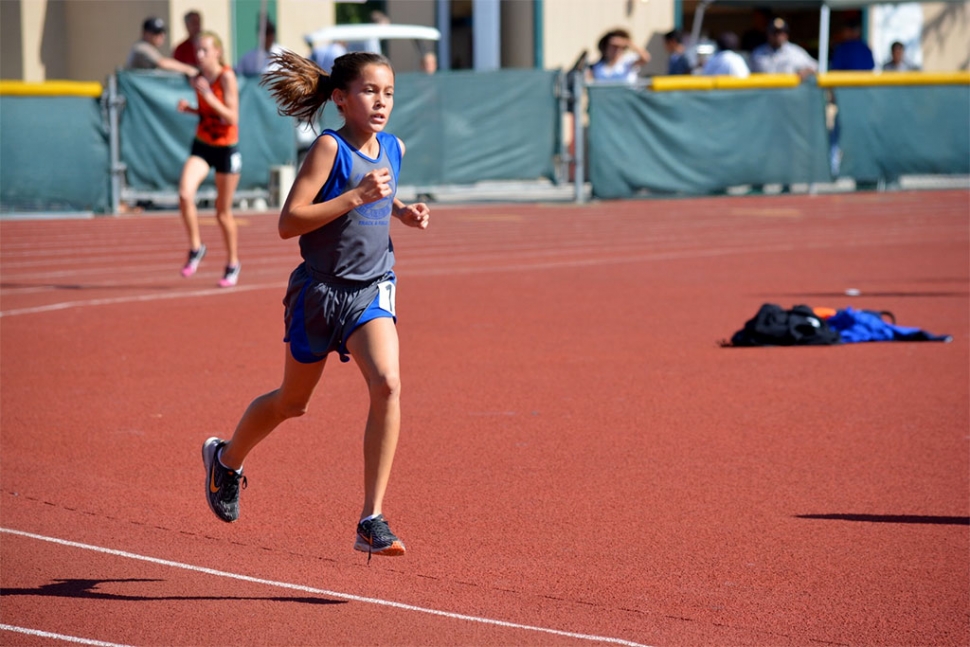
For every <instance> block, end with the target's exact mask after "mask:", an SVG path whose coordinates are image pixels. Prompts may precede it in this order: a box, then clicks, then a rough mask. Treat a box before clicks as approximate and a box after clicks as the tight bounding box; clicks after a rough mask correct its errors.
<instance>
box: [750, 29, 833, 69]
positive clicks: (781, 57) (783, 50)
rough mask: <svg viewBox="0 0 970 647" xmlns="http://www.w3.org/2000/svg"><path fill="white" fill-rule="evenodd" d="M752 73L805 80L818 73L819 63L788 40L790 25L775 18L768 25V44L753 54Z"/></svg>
mask: <svg viewBox="0 0 970 647" xmlns="http://www.w3.org/2000/svg"><path fill="white" fill-rule="evenodd" d="M751 71H752V72H760V73H762V74H798V75H799V76H800V77H802V78H805V77H806V76H810V75H812V74H815V72H817V71H818V62H817V61H816V60H815V59H814V58H812V57H811V56H809V54H808V52H806V51H805V50H804V49H802V48H801V47H799V46H798V45H796V44H795V43H792V42H791V41H789V40H788V23H787V22H785V21H784V19H782V18H775V19H774V20H772V21H771V22H770V23H769V24H768V42H767V43H765V44H764V45H762V46H761V47H759V48H757V49H756V50H754V51H753V52H752V53H751Z"/></svg>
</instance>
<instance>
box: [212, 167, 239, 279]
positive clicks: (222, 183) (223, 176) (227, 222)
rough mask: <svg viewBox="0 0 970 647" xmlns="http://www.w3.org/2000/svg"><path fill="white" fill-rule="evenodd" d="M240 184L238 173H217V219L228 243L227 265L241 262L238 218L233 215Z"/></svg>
mask: <svg viewBox="0 0 970 647" xmlns="http://www.w3.org/2000/svg"><path fill="white" fill-rule="evenodd" d="M237 186H239V174H238V173H216V220H217V221H218V222H219V226H220V227H221V228H222V237H223V240H225V243H226V255H227V259H226V265H232V266H236V265H238V264H239V249H238V243H237V239H238V235H237V232H236V220H235V218H233V217H232V200H233V196H235V194H236V187H237Z"/></svg>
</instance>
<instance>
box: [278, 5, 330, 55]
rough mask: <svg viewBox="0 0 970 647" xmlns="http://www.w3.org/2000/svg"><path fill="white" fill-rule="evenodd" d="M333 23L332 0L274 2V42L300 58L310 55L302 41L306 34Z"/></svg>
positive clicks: (304, 42)
mask: <svg viewBox="0 0 970 647" xmlns="http://www.w3.org/2000/svg"><path fill="white" fill-rule="evenodd" d="M335 23H336V8H335V7H334V2H333V1H332V0H276V40H277V42H279V44H280V45H282V46H283V47H286V48H287V49H289V50H291V51H294V52H296V53H297V54H300V55H301V56H306V55H307V54H309V53H310V48H309V46H307V44H306V41H305V40H304V37H305V36H306V35H307V34H308V33H310V32H313V31H315V30H317V29H323V28H324V27H332V26H333V25H334V24H335Z"/></svg>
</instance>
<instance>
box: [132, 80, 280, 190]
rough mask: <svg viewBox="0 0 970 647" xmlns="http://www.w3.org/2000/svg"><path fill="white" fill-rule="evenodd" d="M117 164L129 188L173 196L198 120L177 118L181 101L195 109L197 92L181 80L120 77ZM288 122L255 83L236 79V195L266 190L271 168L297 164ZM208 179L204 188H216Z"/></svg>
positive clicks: (266, 92)
mask: <svg viewBox="0 0 970 647" xmlns="http://www.w3.org/2000/svg"><path fill="white" fill-rule="evenodd" d="M118 92H119V93H120V94H121V95H122V96H124V97H125V108H124V110H123V111H122V113H121V126H120V128H121V161H122V162H123V163H124V164H125V165H126V166H127V172H126V182H127V185H128V186H130V187H132V188H134V189H138V190H140V191H175V190H177V189H178V183H179V176H180V175H181V173H182V165H183V164H184V163H185V160H186V158H187V157H188V155H189V150H190V148H191V146H192V140H193V139H194V138H195V129H196V126H197V125H198V123H199V118H198V117H197V116H196V115H192V114H188V113H182V112H178V111H177V110H176V106H177V105H178V101H179V99H186V100H187V101H188V102H189V103H190V104H191V105H193V106H194V105H196V97H195V91H194V90H192V88H191V87H190V86H189V83H188V81H187V80H186V79H185V77H183V76H181V75H174V74H159V73H154V72H120V73H119V74H118ZM294 126H295V122H294V121H293V120H292V119H288V118H285V117H281V116H279V114H277V111H276V103H275V102H274V101H273V98H272V97H271V96H270V94H269V92H268V91H267V90H266V89H265V88H263V87H261V86H260V85H259V83H258V79H253V78H245V77H243V78H240V79H239V152H240V154H241V156H242V174H241V176H240V179H239V188H240V189H252V188H265V187H266V186H267V184H268V182H269V176H270V167H272V166H278V165H282V164H293V163H295V161H296V131H295V127H294ZM214 177H215V176H214V174H213V173H210V174H209V177H208V179H207V180H206V183H207V184H209V185H211V184H212V183H213V182H214Z"/></svg>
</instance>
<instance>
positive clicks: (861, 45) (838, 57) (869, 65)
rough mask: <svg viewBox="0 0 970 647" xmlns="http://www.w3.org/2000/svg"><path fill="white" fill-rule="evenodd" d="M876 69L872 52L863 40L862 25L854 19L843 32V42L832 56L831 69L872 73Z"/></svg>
mask: <svg viewBox="0 0 970 647" xmlns="http://www.w3.org/2000/svg"><path fill="white" fill-rule="evenodd" d="M875 67H876V61H875V60H874V59H873V58H872V50H871V49H869V46H868V45H866V44H865V42H863V40H862V23H861V22H859V20H858V19H857V18H853V19H852V20H850V21H849V22H847V23H846V25H845V28H844V29H843V30H842V42H841V43H840V44H839V46H838V47H836V48H835V52H834V53H833V54H832V60H831V61H830V62H829V69H830V70H861V71H863V72H871V71H872V70H873V69H874V68H875Z"/></svg>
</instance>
